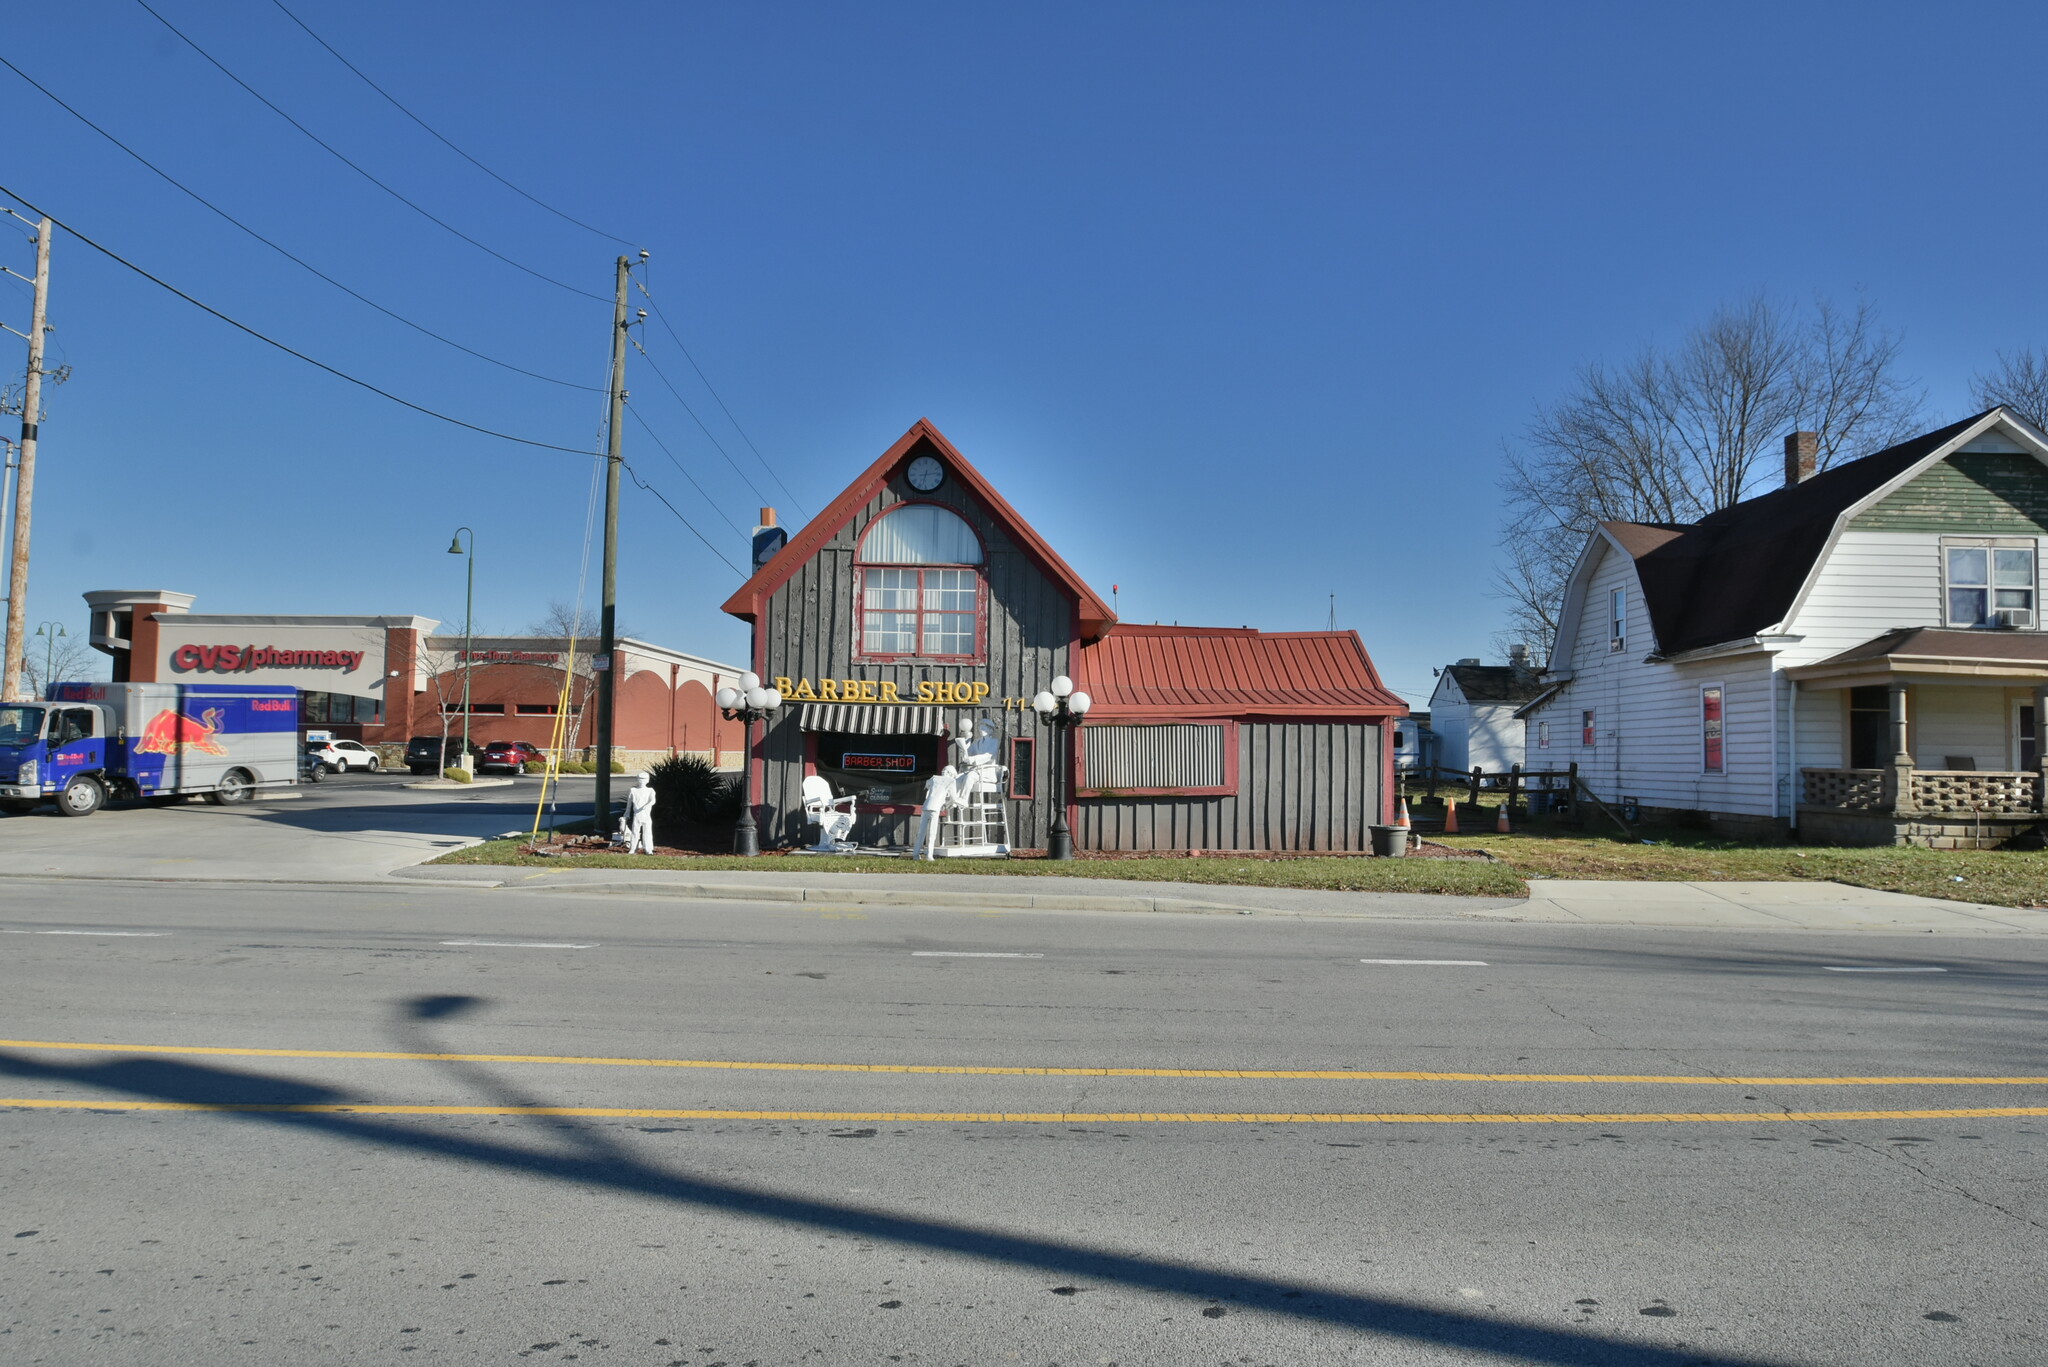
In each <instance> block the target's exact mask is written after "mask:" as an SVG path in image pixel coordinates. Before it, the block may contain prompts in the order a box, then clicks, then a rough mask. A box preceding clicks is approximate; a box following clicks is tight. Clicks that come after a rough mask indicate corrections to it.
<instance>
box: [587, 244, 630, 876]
mask: <svg viewBox="0 0 2048 1367" xmlns="http://www.w3.org/2000/svg"><path fill="white" fill-rule="evenodd" d="M632 269H633V266H632V263H631V262H629V261H627V260H626V258H625V257H623V256H622V257H620V258H619V272H618V300H617V302H616V303H615V304H614V305H613V306H612V417H611V421H610V422H609V423H607V424H606V429H607V431H606V440H605V461H604V598H603V601H602V602H600V603H599V604H598V609H597V613H598V616H597V637H598V640H597V659H596V660H595V661H594V662H593V663H594V664H595V665H596V667H597V794H596V800H595V801H594V802H593V803H592V804H591V815H592V816H593V817H594V818H595V819H596V824H597V833H598V834H599V835H603V836H609V835H610V834H611V833H612V832H611V822H612V708H613V705H614V702H615V694H616V692H617V690H616V688H615V686H614V681H615V680H616V679H617V678H618V674H619V670H618V661H617V659H615V658H614V655H615V652H616V651H617V650H618V646H619V642H618V636H617V631H616V629H617V625H618V602H619V465H620V462H621V461H622V460H623V457H622V456H621V455H620V453H619V428H620V425H621V424H622V423H624V422H625V421H626V282H627V279H628V278H629V277H630V275H631V273H632Z"/></svg>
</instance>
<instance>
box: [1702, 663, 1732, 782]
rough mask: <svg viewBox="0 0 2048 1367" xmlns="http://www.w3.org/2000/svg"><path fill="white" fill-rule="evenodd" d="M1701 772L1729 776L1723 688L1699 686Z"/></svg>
mask: <svg viewBox="0 0 2048 1367" xmlns="http://www.w3.org/2000/svg"><path fill="white" fill-rule="evenodd" d="M1710 695H1711V696H1710ZM1700 772H1701V773H1703V774H1725V773H1727V772H1728V689H1727V686H1726V685H1725V684H1717V683H1713V684H1701V685H1700Z"/></svg>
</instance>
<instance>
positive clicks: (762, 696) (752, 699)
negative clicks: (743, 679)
mask: <svg viewBox="0 0 2048 1367" xmlns="http://www.w3.org/2000/svg"><path fill="white" fill-rule="evenodd" d="M747 706H748V707H749V708H751V709H753V710H754V711H756V712H765V711H767V710H768V690H767V689H765V688H762V687H761V686H759V685H758V684H757V685H755V686H754V687H752V688H749V689H748V690H747Z"/></svg>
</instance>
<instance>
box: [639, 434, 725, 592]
mask: <svg viewBox="0 0 2048 1367" xmlns="http://www.w3.org/2000/svg"><path fill="white" fill-rule="evenodd" d="M619 466H620V468H621V469H623V470H625V472H626V473H627V474H629V475H631V476H632V477H633V482H634V483H635V484H637V485H639V486H640V487H641V488H642V489H645V490H646V491H647V492H648V493H650V494H653V495H654V496H655V497H656V498H658V499H660V500H661V505H662V506H663V507H664V508H667V509H668V510H669V511H670V512H672V513H674V514H675V515H676V521H678V522H680V523H682V524H683V525H684V526H685V527H688V528H689V529H690V533H691V535H693V536H695V537H696V538H697V539H698V540H699V541H702V542H703V543H704V546H705V548H706V549H707V550H709V551H710V552H711V553H712V554H713V555H715V556H717V557H718V558H719V559H720V560H725V552H724V551H721V550H719V549H718V547H717V546H715V545H713V544H712V542H711V539H710V538H709V537H707V536H705V535H704V533H702V532H700V531H698V530H697V524H696V523H694V522H692V521H690V519H689V518H687V517H684V516H683V510H682V509H680V508H678V507H676V505H675V504H673V503H670V502H669V501H668V495H666V494H664V493H662V491H661V490H659V489H657V488H655V487H654V486H653V485H652V484H649V483H648V482H647V481H646V480H644V479H642V478H641V477H640V472H639V471H638V470H635V469H634V468H633V463H632V462H631V461H629V460H626V459H625V458H624V457H621V458H620V460H619ZM725 567H726V568H727V569H729V570H731V571H732V572H733V573H734V574H737V575H738V576H739V577H740V578H742V579H744V578H746V577H747V574H746V571H745V570H742V569H741V568H740V567H739V566H738V565H735V564H733V563H732V561H730V560H725Z"/></svg>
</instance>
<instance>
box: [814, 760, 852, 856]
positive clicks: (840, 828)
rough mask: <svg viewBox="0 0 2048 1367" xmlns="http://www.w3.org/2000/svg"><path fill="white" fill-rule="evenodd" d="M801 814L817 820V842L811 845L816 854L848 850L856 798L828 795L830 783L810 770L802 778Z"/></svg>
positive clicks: (850, 847)
mask: <svg viewBox="0 0 2048 1367" xmlns="http://www.w3.org/2000/svg"><path fill="white" fill-rule="evenodd" d="M803 798H804V816H805V818H806V819H807V820H811V821H815V822H817V823H818V843H817V844H816V845H813V846H812V847H811V848H812V849H813V850H814V851H816V852H817V853H819V854H849V853H851V852H852V851H853V848H854V846H853V842H852V841H851V840H850V839H849V838H848V837H850V836H851V835H852V834H853V822H854V815H855V813H856V812H857V811H858V810H859V802H860V799H859V798H858V797H854V796H847V797H834V796H832V785H831V784H830V783H828V782H827V781H826V780H824V779H822V778H820V777H818V776H817V775H816V774H811V775H808V776H806V777H805V779H804V782H803Z"/></svg>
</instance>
